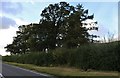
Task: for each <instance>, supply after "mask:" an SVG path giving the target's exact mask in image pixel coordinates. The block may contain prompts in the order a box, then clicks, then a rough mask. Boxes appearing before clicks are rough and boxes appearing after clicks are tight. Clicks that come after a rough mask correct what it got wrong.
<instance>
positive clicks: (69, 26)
mask: <svg viewBox="0 0 120 78" xmlns="http://www.w3.org/2000/svg"><path fill="white" fill-rule="evenodd" d="M40 15H41V17H42V18H41V19H40V22H39V23H38V24H35V23H31V24H29V25H22V26H19V31H17V32H16V34H17V36H16V37H14V40H13V43H12V44H8V45H7V46H6V47H5V48H7V51H10V52H11V53H13V54H20V53H26V52H38V51H45V50H46V49H48V50H52V49H55V48H59V47H66V48H77V47H79V46H80V45H83V44H87V43H91V42H92V43H93V42H94V39H93V38H94V37H97V36H96V35H93V34H89V33H88V30H91V29H88V28H86V27H85V26H83V23H82V22H83V21H85V20H87V19H91V20H92V19H93V18H94V15H88V9H87V10H85V9H84V8H83V6H82V5H81V4H78V5H77V6H72V5H70V4H69V3H67V2H60V3H55V4H50V5H49V6H48V7H45V8H44V10H43V11H42V13H41V14H40ZM95 24H97V22H95ZM92 30H98V28H95V29H92ZM91 37H92V40H91Z"/></svg>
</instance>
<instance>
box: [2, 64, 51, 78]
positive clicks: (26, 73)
mask: <svg viewBox="0 0 120 78" xmlns="http://www.w3.org/2000/svg"><path fill="white" fill-rule="evenodd" d="M2 75H3V77H4V78H53V76H51V75H47V74H42V73H37V72H34V71H31V70H27V69H23V68H20V67H17V66H12V65H8V64H5V63H3V64H2Z"/></svg>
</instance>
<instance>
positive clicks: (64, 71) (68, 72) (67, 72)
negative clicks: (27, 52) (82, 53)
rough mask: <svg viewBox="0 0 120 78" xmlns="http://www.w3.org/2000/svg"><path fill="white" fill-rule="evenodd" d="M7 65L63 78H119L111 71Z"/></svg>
mask: <svg viewBox="0 0 120 78" xmlns="http://www.w3.org/2000/svg"><path fill="white" fill-rule="evenodd" d="M5 63H7V64H11V65H15V66H18V67H22V68H26V69H30V70H34V71H37V72H40V73H47V74H50V75H54V76H57V77H59V76H61V77H62V78H63V77H65V76H69V77H71V76H72V77H73V76H74V77H75V76H77V77H79V76H95V78H96V77H98V76H100V77H102V78H103V77H105V78H106V77H107V76H109V77H110V76H111V77H110V78H115V77H116V78H117V76H118V72H112V71H111V72H109V71H94V70H89V71H83V70H80V69H77V68H72V67H41V66H36V65H32V64H20V63H13V62H5Z"/></svg>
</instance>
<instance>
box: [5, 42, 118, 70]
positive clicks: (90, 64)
mask: <svg viewBox="0 0 120 78" xmlns="http://www.w3.org/2000/svg"><path fill="white" fill-rule="evenodd" d="M118 44H119V45H118ZM119 46H120V42H112V43H99V44H88V45H83V46H80V47H79V48H75V49H66V48H57V49H55V50H53V51H49V52H48V53H46V52H32V53H29V54H22V55H11V56H4V57H3V60H4V61H8V62H18V63H26V64H35V65H39V66H58V65H67V66H74V67H78V68H81V69H83V70H87V69H96V70H111V71H117V70H118V69H120V62H118V61H119V60H118V59H119V58H120V53H119V52H120V49H119Z"/></svg>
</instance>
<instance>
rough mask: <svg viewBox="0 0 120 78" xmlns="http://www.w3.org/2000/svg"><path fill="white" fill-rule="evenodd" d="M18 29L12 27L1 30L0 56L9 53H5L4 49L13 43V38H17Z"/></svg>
mask: <svg viewBox="0 0 120 78" xmlns="http://www.w3.org/2000/svg"><path fill="white" fill-rule="evenodd" d="M17 30H18V29H17V28H14V27H12V26H10V28H9V29H0V36H1V38H0V54H1V55H6V54H8V53H6V52H5V49H4V47H5V46H6V45H7V44H11V43H12V41H13V37H14V36H16V31H17Z"/></svg>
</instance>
